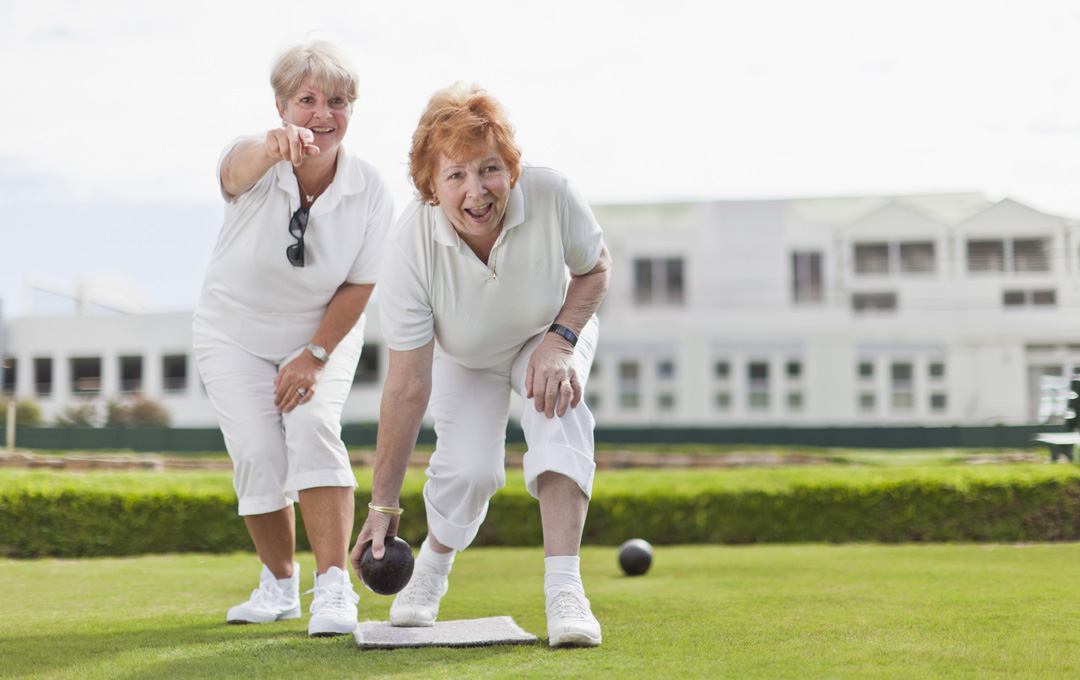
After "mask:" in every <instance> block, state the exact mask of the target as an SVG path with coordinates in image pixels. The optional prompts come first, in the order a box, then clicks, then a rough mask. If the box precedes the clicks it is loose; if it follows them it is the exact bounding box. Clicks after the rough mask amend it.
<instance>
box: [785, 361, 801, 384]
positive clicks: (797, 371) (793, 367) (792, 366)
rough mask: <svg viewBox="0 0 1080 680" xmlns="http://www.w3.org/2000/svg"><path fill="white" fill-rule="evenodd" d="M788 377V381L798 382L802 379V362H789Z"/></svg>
mask: <svg viewBox="0 0 1080 680" xmlns="http://www.w3.org/2000/svg"><path fill="white" fill-rule="evenodd" d="M787 377H788V380H798V379H799V378H801V377H802V362H801V361H789V362H787Z"/></svg>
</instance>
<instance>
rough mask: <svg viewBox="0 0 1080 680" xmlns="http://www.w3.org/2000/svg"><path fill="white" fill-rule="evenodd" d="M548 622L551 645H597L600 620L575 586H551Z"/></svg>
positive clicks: (548, 599)
mask: <svg viewBox="0 0 1080 680" xmlns="http://www.w3.org/2000/svg"><path fill="white" fill-rule="evenodd" d="M547 624H548V641H549V644H550V645H551V646H552V647H597V646H599V645H600V622H599V621H597V620H596V617H595V616H593V613H592V610H591V609H590V606H589V600H588V598H586V597H585V593H583V592H581V591H579V590H576V589H574V588H567V587H560V588H552V590H551V592H550V593H548V596H547Z"/></svg>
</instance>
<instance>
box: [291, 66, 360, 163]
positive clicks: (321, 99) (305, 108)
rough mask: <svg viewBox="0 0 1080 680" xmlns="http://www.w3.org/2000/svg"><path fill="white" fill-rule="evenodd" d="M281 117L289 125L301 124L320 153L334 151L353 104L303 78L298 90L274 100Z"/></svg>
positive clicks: (350, 114)
mask: <svg viewBox="0 0 1080 680" xmlns="http://www.w3.org/2000/svg"><path fill="white" fill-rule="evenodd" d="M277 107H278V113H279V114H280V115H281V119H282V120H283V121H285V122H286V123H287V124H289V125H295V126H297V127H303V128H307V129H309V130H311V131H312V132H313V133H314V134H315V145H316V146H318V147H319V151H320V154H326V153H327V152H334V151H336V150H337V147H338V145H339V144H341V140H342V139H344V138H345V131H346V130H347V129H348V128H349V118H350V117H351V116H352V105H351V104H349V101H348V99H346V97H345V95H343V94H326V93H324V92H323V91H322V90H320V89H319V88H318V87H317V86H316V85H315V84H314V83H313V82H312V78H311V76H308V77H307V78H305V79H304V82H303V83H301V85H300V89H299V90H297V91H296V92H295V93H294V94H293V95H292V96H291V97H289V98H288V99H286V100H285V102H284V104H282V102H280V101H279V102H278V103H277Z"/></svg>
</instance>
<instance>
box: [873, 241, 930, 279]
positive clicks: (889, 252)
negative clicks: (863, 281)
mask: <svg viewBox="0 0 1080 680" xmlns="http://www.w3.org/2000/svg"><path fill="white" fill-rule="evenodd" d="M936 268H937V259H936V257H935V255H934V243H933V242H932V241H910V242H903V243H856V244H855V273H856V274H871V275H873V274H890V273H896V272H899V273H901V274H927V273H933V272H934V270H935V269H936Z"/></svg>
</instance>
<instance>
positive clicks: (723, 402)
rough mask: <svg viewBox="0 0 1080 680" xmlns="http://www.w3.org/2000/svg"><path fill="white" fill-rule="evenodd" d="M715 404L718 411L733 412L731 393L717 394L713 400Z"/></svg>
mask: <svg viewBox="0 0 1080 680" xmlns="http://www.w3.org/2000/svg"><path fill="white" fill-rule="evenodd" d="M713 404H715V405H716V410H717V411H730V410H731V393H730V392H717V393H716V397H715V398H713Z"/></svg>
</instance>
